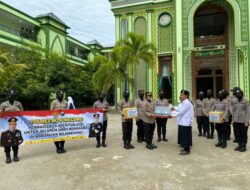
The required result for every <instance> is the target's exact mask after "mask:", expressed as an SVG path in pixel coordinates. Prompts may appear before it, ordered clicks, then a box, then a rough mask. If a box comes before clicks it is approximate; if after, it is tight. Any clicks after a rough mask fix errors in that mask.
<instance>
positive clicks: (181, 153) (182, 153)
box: [180, 150, 190, 155]
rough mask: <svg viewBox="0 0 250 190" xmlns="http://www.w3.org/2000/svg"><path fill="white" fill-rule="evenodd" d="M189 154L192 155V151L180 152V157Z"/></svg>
mask: <svg viewBox="0 0 250 190" xmlns="http://www.w3.org/2000/svg"><path fill="white" fill-rule="evenodd" d="M187 154H190V151H185V150H183V151H181V152H180V155H187Z"/></svg>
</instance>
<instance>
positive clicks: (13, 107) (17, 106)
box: [0, 90, 23, 113]
mask: <svg viewBox="0 0 250 190" xmlns="http://www.w3.org/2000/svg"><path fill="white" fill-rule="evenodd" d="M7 99H8V100H7V101H6V102H3V103H2V104H1V105H0V113H3V112H14V111H23V106H22V103H21V102H19V101H16V100H15V99H16V93H15V91H14V90H9V91H8V92H7Z"/></svg>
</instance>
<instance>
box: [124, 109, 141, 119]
mask: <svg viewBox="0 0 250 190" xmlns="http://www.w3.org/2000/svg"><path fill="white" fill-rule="evenodd" d="M122 112H123V115H124V118H125V119H133V118H136V117H138V113H137V108H124V109H123V110H122Z"/></svg>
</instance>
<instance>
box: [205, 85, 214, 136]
mask: <svg viewBox="0 0 250 190" xmlns="http://www.w3.org/2000/svg"><path fill="white" fill-rule="evenodd" d="M206 94H207V98H205V99H204V106H203V113H204V125H205V128H206V131H207V138H208V139H213V138H214V124H213V123H209V112H210V111H213V109H214V105H215V99H214V98H213V97H212V90H210V89H208V90H207V92H206ZM210 128H211V133H210Z"/></svg>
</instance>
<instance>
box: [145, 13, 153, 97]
mask: <svg viewBox="0 0 250 190" xmlns="http://www.w3.org/2000/svg"><path fill="white" fill-rule="evenodd" d="M152 13H153V10H147V42H148V43H152V42H153V34H152V28H153V24H152ZM153 69H154V68H153V67H148V69H147V90H148V91H150V92H153Z"/></svg>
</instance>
